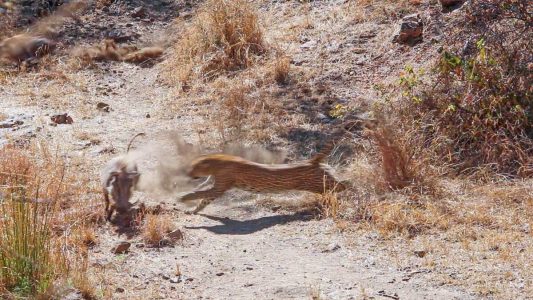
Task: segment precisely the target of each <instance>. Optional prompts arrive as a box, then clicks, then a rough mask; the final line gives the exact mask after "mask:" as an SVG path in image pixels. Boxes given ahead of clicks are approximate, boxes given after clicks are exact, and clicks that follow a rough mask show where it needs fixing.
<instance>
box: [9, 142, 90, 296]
mask: <svg viewBox="0 0 533 300" xmlns="http://www.w3.org/2000/svg"><path fill="white" fill-rule="evenodd" d="M78 176H79V174H76V173H70V170H69V169H68V168H67V166H66V165H65V163H64V162H63V161H62V160H61V159H60V157H59V156H58V155H56V154H53V153H51V152H49V150H48V148H46V146H45V145H44V144H40V145H34V147H32V148H31V149H28V150H21V149H15V148H11V147H6V148H3V149H1V150H0V186H1V188H2V190H1V193H2V195H3V198H4V199H3V202H2V204H1V207H0V216H1V221H0V231H1V232H2V239H1V240H0V251H1V254H2V255H1V256H0V257H1V259H0V269H1V270H2V271H0V286H1V287H2V290H3V293H4V294H3V295H4V296H5V297H12V296H31V295H34V296H36V295H45V294H48V293H50V291H51V290H53V289H54V288H55V287H54V282H56V281H57V280H58V279H65V278H67V277H69V276H70V275H72V274H73V273H72V272H73V271H74V270H76V271H82V270H84V265H85V263H84V262H85V261H86V253H87V252H86V249H87V246H88V245H87V244H88V243H91V242H92V241H93V239H94V236H91V235H90V234H89V233H88V232H87V231H85V233H84V234H82V237H83V238H81V239H80V241H73V240H72V239H70V238H69V239H65V238H64V237H65V236H66V237H69V236H70V234H71V231H73V230H74V231H76V230H79V229H78V228H79V226H82V225H83V224H88V223H89V222H90V221H91V220H89V219H87V217H88V216H89V215H90V213H89V212H88V210H91V208H90V207H83V206H82V207H80V208H76V207H75V206H74V204H75V203H76V202H77V201H79V200H85V201H86V199H83V197H82V195H84V194H86V193H87V190H86V188H85V186H84V185H83V184H81V183H82V182H83V180H84V179H82V178H79V177H78ZM76 183H78V184H76ZM84 253H85V254H84ZM28 263H29V264H28Z"/></svg>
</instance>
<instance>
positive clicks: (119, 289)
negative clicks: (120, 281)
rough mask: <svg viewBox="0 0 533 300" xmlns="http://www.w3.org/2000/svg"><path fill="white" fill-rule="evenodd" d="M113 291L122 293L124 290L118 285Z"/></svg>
mask: <svg viewBox="0 0 533 300" xmlns="http://www.w3.org/2000/svg"><path fill="white" fill-rule="evenodd" d="M115 292H117V293H124V292H125V290H124V289H123V288H121V287H118V288H116V289H115Z"/></svg>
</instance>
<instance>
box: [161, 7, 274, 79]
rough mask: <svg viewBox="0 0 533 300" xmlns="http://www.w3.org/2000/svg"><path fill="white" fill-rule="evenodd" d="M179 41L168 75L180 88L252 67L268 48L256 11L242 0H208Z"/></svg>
mask: <svg viewBox="0 0 533 300" xmlns="http://www.w3.org/2000/svg"><path fill="white" fill-rule="evenodd" d="M182 36H183V37H182V39H181V40H179V41H178V43H177V46H176V48H175V53H174V54H173V58H172V60H171V62H170V66H169V68H170V69H171V70H170V71H169V72H171V73H172V74H171V77H173V78H176V79H177V82H178V83H180V84H181V85H182V86H183V87H186V86H188V85H189V81H191V80H194V79H200V80H209V79H213V78H215V77H217V76H219V75H220V74H228V73H230V72H233V71H238V70H242V69H245V68H248V67H250V66H252V65H253V64H254V63H255V62H256V61H257V60H258V59H259V58H260V56H261V55H263V54H264V53H266V51H267V48H266V45H265V42H264V40H263V31H262V29H261V27H260V24H259V19H258V15H257V12H256V11H255V9H254V7H253V6H252V4H250V3H249V2H247V1H243V0H236V1H226V0H223V1H218V0H209V1H207V2H205V3H204V4H203V6H202V7H201V8H200V10H199V12H198V14H197V16H196V19H195V20H194V22H193V23H192V24H189V25H188V28H187V30H185V32H184V33H183V35H182Z"/></svg>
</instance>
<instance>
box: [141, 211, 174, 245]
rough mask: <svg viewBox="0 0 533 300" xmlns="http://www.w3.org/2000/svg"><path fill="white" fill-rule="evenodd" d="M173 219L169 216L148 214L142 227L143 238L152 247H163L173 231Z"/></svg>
mask: <svg viewBox="0 0 533 300" xmlns="http://www.w3.org/2000/svg"><path fill="white" fill-rule="evenodd" d="M172 226H173V225H172V219H171V217H170V216H169V215H153V214H147V215H146V216H145V219H144V224H143V227H142V237H143V240H144V242H145V243H146V244H148V245H150V246H152V247H159V246H162V244H163V241H164V239H165V235H166V234H167V233H169V232H170V231H172Z"/></svg>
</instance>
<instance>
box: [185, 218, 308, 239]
mask: <svg viewBox="0 0 533 300" xmlns="http://www.w3.org/2000/svg"><path fill="white" fill-rule="evenodd" d="M199 215H201V216H203V217H206V218H208V219H210V220H214V221H218V222H220V223H222V224H221V225H213V226H191V227H189V226H186V227H185V228H187V229H205V230H207V231H210V232H213V233H215V234H230V235H243V234H252V233H255V232H258V231H261V230H263V229H267V228H269V227H272V226H275V225H282V224H287V223H290V222H294V221H308V220H310V219H312V218H313V216H312V215H310V214H308V213H295V214H291V215H276V216H268V217H261V218H258V219H252V220H244V221H239V220H233V219H230V218H227V217H224V218H223V217H215V216H209V215H204V214H199Z"/></svg>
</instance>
